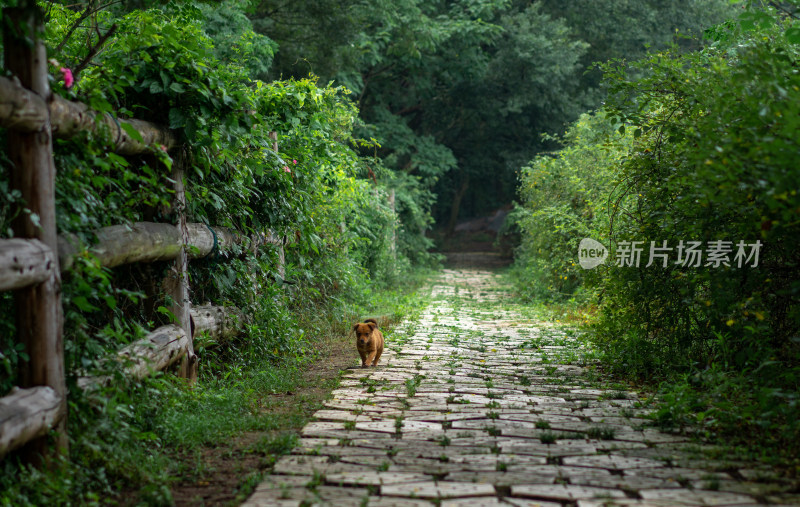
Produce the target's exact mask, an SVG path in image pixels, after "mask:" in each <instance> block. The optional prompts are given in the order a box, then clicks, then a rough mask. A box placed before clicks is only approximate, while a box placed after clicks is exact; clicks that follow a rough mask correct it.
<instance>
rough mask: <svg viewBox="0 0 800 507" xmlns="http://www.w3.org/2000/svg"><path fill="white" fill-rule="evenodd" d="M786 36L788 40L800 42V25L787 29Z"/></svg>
mask: <svg viewBox="0 0 800 507" xmlns="http://www.w3.org/2000/svg"><path fill="white" fill-rule="evenodd" d="M784 35H785V36H786V40H788V41H789V42H791V43H792V44H800V27H799V26H792V27H789V28H787V29H786V31H785V32H784Z"/></svg>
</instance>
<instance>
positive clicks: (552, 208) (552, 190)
mask: <svg viewBox="0 0 800 507" xmlns="http://www.w3.org/2000/svg"><path fill="white" fill-rule="evenodd" d="M632 140H633V136H632V135H631V134H627V135H619V134H618V133H617V125H616V123H614V122H613V121H611V120H609V119H608V118H607V117H605V116H604V115H602V114H595V115H591V114H585V115H582V116H581V117H580V119H579V120H578V121H577V122H576V123H574V124H573V125H572V126H571V127H570V128H569V129H568V130H567V132H566V134H565V135H564V137H563V138H562V139H561V140H560V141H561V142H562V143H563V145H564V148H562V149H561V150H558V151H557V152H554V153H546V154H542V155H539V156H538V157H537V158H535V159H534V160H533V161H532V162H531V163H530V164H529V165H528V166H526V167H523V168H522V170H521V172H520V186H519V194H520V198H521V200H522V205H521V206H520V205H518V206H517V208H516V209H515V211H514V212H513V215H512V219H513V220H514V221H515V223H516V225H517V226H518V227H519V228H520V230H521V231H522V241H521V244H520V246H519V248H518V250H517V262H516V266H515V270H514V271H515V275H516V277H517V278H518V288H519V289H520V291H521V294H524V295H525V296H526V297H528V298H529V299H530V298H535V299H545V300H547V299H550V300H554V301H563V300H565V299H567V298H577V299H578V300H579V301H584V302H585V301H586V300H587V298H588V297H589V296H590V295H591V290H590V291H588V292H587V291H586V289H585V284H586V283H587V282H588V281H592V280H596V278H595V279H593V278H592V277H593V276H594V274H595V272H593V271H586V270H584V269H582V268H581V267H580V266H579V265H578V263H577V259H576V255H575V253H576V252H577V251H578V244H579V243H580V241H581V239H583V238H587V237H589V238H595V239H597V238H605V237H607V235H608V231H609V228H610V227H611V220H610V217H611V213H610V210H611V208H613V207H614V206H615V205H616V206H619V202H618V201H617V200H616V199H614V194H615V192H616V188H617V186H618V184H619V181H618V178H617V175H616V174H615V169H616V165H617V164H619V163H620V162H621V161H622V160H623V159H624V158H625V157H626V155H627V152H628V150H629V149H630V146H631V143H632ZM624 200H625V199H623V201H624Z"/></svg>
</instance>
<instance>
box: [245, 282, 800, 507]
mask: <svg viewBox="0 0 800 507" xmlns="http://www.w3.org/2000/svg"><path fill="white" fill-rule="evenodd" d="M432 291H433V292H432V302H431V304H430V306H429V307H428V308H426V309H424V311H423V312H422V316H421V318H419V319H418V320H415V321H413V322H408V323H406V324H405V325H403V326H400V328H398V329H396V330H395V332H394V333H393V336H392V338H391V339H390V340H388V341H387V347H388V350H387V351H386V352H385V353H384V356H383V359H382V364H381V365H380V366H378V367H377V368H370V369H360V368H358V369H353V370H351V371H350V373H348V374H347V375H345V377H344V381H343V382H342V384H341V386H340V387H339V388H338V389H337V390H336V391H334V393H333V398H332V399H330V400H329V401H328V402H326V403H325V408H324V409H323V410H320V411H318V412H317V413H316V415H315V416H316V421H314V422H311V423H309V424H308V425H307V426H306V427H305V428H304V429H303V432H302V438H301V440H300V443H299V445H298V447H297V448H295V449H294V451H293V453H292V454H291V455H287V456H283V457H282V458H280V460H279V461H278V462H277V463H276V465H275V469H274V471H273V474H272V475H270V476H268V477H267V478H266V479H265V480H264V482H263V483H262V484H260V485H259V486H258V487H257V488H256V490H255V492H254V493H253V495H252V496H251V497H250V498H249V499H248V500H247V502H246V503H245V504H244V505H247V506H256V505H260V506H283V505H287V506H288V505H292V506H298V505H333V506H350V505H353V506H361V505H370V506H385V507H388V506H398V507H405V506H423V505H426V506H427V505H434V504H435V505H441V506H446V507H456V506H475V507H480V506H500V505H502V506H533V505H541V506H559V505H578V506H579V507H590V506H601V505H626V506H627V505H642V506H666V505H763V504H765V503H783V504H787V505H788V504H800V496H798V495H792V494H790V493H787V491H790V490H791V485H790V484H785V483H782V482H781V481H780V480H779V479H778V478H776V477H774V476H773V474H772V472H771V470H770V469H769V468H766V467H759V466H758V465H757V464H754V463H742V462H732V461H729V460H725V459H723V458H724V456H723V458H720V457H717V458H714V459H711V458H708V457H707V456H708V455H707V454H704V452H708V451H710V450H712V451H713V449H711V448H709V447H708V446H700V445H698V444H693V443H691V442H690V441H689V440H690V439H688V438H687V437H684V436H680V435H673V434H668V433H662V432H659V431H658V430H656V429H653V428H651V427H649V426H648V422H649V421H648V420H647V419H646V418H645V416H646V415H647V412H648V409H647V408H645V407H644V405H645V404H643V403H642V400H640V399H639V395H638V394H637V393H636V392H631V391H626V390H621V389H612V388H610V387H605V388H604V387H603V386H604V385H606V386H607V385H608V383H605V384H604V383H603V382H602V381H600V380H599V379H598V378H597V376H596V375H594V374H593V373H591V372H590V371H588V370H585V369H583V368H581V367H580V366H577V365H576V364H579V361H578V360H577V358H578V357H579V356H580V352H581V351H580V346H579V344H578V343H577V342H576V341H575V340H573V339H571V338H569V337H568V336H566V335H564V334H563V333H561V332H558V331H556V330H555V329H553V328H552V327H548V325H547V324H546V323H541V322H534V321H533V320H531V319H529V318H525V317H523V316H522V315H519V314H516V313H513V312H511V311H507V310H503V307H504V305H503V303H502V299H503V297H504V290H503V288H502V287H501V286H499V285H498V277H497V276H496V275H494V274H492V273H489V272H482V271H475V270H460V271H445V273H444V276H443V277H442V278H441V279H439V280H438V282H436V283H435V284H434V285H433V288H432ZM353 354H354V360H355V358H356V356H357V354H356V351H355V346H354V348H353Z"/></svg>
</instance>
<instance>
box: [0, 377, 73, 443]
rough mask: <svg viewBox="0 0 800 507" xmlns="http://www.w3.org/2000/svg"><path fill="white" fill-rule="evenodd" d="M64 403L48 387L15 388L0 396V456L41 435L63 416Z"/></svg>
mask: <svg viewBox="0 0 800 507" xmlns="http://www.w3.org/2000/svg"><path fill="white" fill-rule="evenodd" d="M65 408H66V404H65V403H64V399H63V398H62V397H60V396H59V395H58V394H56V392H55V391H54V390H53V388H51V387H46V386H39V387H31V388H29V389H19V388H18V387H15V388H14V389H12V390H11V393H9V394H8V395H7V396H5V397H3V398H0V457H2V456H4V455H5V454H6V453H8V452H9V451H13V450H14V449H16V448H17V447H20V446H22V445H24V444H25V443H26V442H29V441H31V440H34V439H37V438H40V437H43V436H44V435H46V434H47V432H48V431H50V428H52V427H53V426H54V425H55V424H56V422H58V421H59V420H61V419H62V418H63V416H64V409H65Z"/></svg>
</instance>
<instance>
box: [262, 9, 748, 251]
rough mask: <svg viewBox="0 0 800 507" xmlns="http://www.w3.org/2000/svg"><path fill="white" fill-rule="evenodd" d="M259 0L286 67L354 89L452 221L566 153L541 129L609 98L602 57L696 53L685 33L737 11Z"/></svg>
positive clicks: (369, 117)
mask: <svg viewBox="0 0 800 507" xmlns="http://www.w3.org/2000/svg"><path fill="white" fill-rule="evenodd" d="M255 6H256V7H255V9H254V11H253V13H252V14H251V17H252V18H253V24H254V26H255V27H256V29H257V31H259V32H260V33H264V34H266V35H268V36H269V37H270V38H271V39H272V40H274V41H276V42H277V43H278V44H279V50H278V52H277V53H276V56H275V66H274V68H273V70H272V75H273V76H275V77H279V76H288V75H292V76H295V77H305V76H307V75H308V74H309V73H313V74H315V75H319V76H321V77H322V79H325V80H328V79H336V80H337V81H338V82H339V83H343V84H344V85H345V86H346V87H347V88H348V89H350V90H352V91H353V94H354V97H355V98H356V99H357V101H358V104H359V107H360V116H361V118H362V119H363V121H364V122H365V124H366V125H365V127H364V129H363V132H364V133H363V134H362V135H363V136H364V137H374V138H376V139H378V140H379V141H380V143H381V149H380V150H377V155H378V156H380V157H381V159H382V160H384V163H385V164H386V165H387V166H388V167H389V168H391V169H393V170H394V171H395V172H397V173H400V172H402V173H407V174H410V175H412V176H414V177H416V178H419V181H420V185H419V186H420V192H421V194H422V195H421V197H422V199H414V202H415V203H416V204H417V205H418V206H419V207H420V209H421V210H422V211H424V212H428V211H431V212H432V214H433V215H434V216H435V218H436V220H437V221H438V223H439V225H440V226H442V225H445V226H449V227H452V226H454V225H455V221H456V220H457V219H458V218H459V216H474V215H475V214H478V213H485V212H487V211H490V210H494V209H496V208H498V207H500V206H502V205H504V204H506V203H508V202H510V201H511V200H512V199H513V196H514V192H515V183H516V170H517V169H518V168H519V167H520V166H521V165H523V164H525V163H526V162H527V161H528V160H530V159H531V158H533V157H534V156H535V155H536V153H538V152H539V151H541V150H542V149H543V148H552V147H553V144H552V143H548V142H543V141H542V138H541V134H543V133H548V132H556V131H560V130H561V129H562V128H563V125H564V123H565V122H568V121H572V120H574V119H575V118H577V117H578V115H579V113H580V112H581V111H584V110H586V109H587V108H594V107H597V106H598V105H599V103H600V100H602V92H601V90H600V87H599V80H600V77H601V72H599V71H597V70H594V71H591V72H589V73H586V71H587V68H589V67H590V66H591V65H593V63H594V62H597V61H601V62H602V61H606V60H607V59H609V58H613V57H626V58H638V57H640V56H642V55H643V54H644V52H645V46H646V45H647V44H649V45H650V46H651V47H654V48H659V49H662V48H665V47H667V46H668V45H669V43H670V42H672V41H673V40H674V39H678V40H679V42H680V43H681V44H682V46H683V47H684V48H686V49H688V48H692V47H696V46H697V43H696V42H693V41H690V40H688V39H681V38H680V37H679V36H677V35H676V30H677V31H680V33H694V34H699V33H700V32H701V31H702V29H703V28H704V27H705V26H707V25H708V24H710V23H712V22H719V21H721V20H722V19H724V17H725V16H726V15H728V14H729V13H730V12H731V11H732V9H733V8H732V7H731V6H729V5H728V2H727V1H726V0H714V1H698V0H681V1H676V2H661V1H657V0H647V1H638V2H631V1H628V0H615V1H605V2H596V1H592V0H580V1H571V2H566V3H565V2H562V1H557V0H552V1H550V0H547V1H540V2H522V1H505V0H501V1H498V0H478V1H475V0H458V1H452V2H443V1H429V0H425V1H423V0H402V1H393V2H385V1H382V0H367V1H360V2H353V1H347V2H319V1H305V0H303V1H298V2H292V3H291V4H287V3H285V2H281V1H277V0H259V1H257V2H255ZM429 192H432V193H434V194H436V195H437V200H436V201H435V202H433V201H432V202H430V203H426V202H425V200H426V198H425V194H426V193H429ZM398 211H399V212H400V213H401V214H403V213H404V211H405V210H404V208H402V207H400V208H398ZM448 222H449V223H448ZM409 239H411V238H409ZM414 241H418V238H415V239H414Z"/></svg>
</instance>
